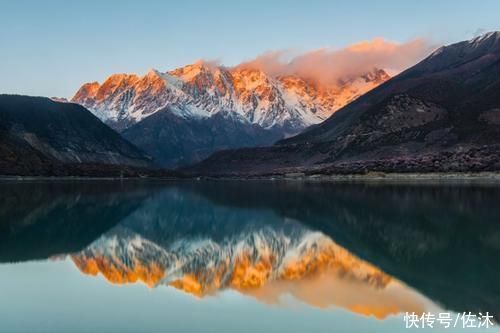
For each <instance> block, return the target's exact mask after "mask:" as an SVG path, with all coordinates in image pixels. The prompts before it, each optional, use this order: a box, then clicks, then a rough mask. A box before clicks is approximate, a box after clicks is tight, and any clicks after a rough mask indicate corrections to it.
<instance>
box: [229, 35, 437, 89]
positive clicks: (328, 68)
mask: <svg viewBox="0 0 500 333" xmlns="http://www.w3.org/2000/svg"><path fill="white" fill-rule="evenodd" d="M433 49H434V46H433V45H432V44H431V43H429V42H428V41H426V40H425V39H422V38H417V39H414V40H411V41H408V42H405V43H396V42H391V41H387V40H385V39H383V38H375V39H373V40H369V41H362V42H359V43H356V44H352V45H350V46H348V47H346V48H343V49H329V48H321V49H316V50H312V51H309V52H305V53H303V54H299V55H296V56H291V52H290V51H285V50H283V51H272V52H266V53H264V54H262V55H260V56H258V57H256V58H255V59H252V60H249V61H246V62H243V63H241V64H240V65H238V66H237V67H242V68H253V69H260V70H262V71H264V72H266V73H267V74H269V75H273V76H279V75H289V74H297V75H300V76H302V77H307V78H310V79H314V80H317V81H318V82H320V83H324V84H335V83H337V82H338V81H339V80H342V79H347V78H349V77H354V76H359V75H363V74H365V73H366V72H368V71H371V70H373V68H382V69H385V70H386V71H388V72H389V73H390V74H396V73H399V72H401V71H402V70H404V69H406V68H408V67H410V66H412V65H414V64H415V63H417V62H418V61H420V60H422V59H423V58H424V57H425V56H427V55H428V54H429V53H430V52H431V51H432V50H433ZM287 58H288V59H287Z"/></svg>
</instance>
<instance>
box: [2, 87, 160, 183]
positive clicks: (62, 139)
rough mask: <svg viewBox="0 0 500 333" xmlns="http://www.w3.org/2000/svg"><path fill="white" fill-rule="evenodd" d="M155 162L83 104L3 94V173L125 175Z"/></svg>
mask: <svg viewBox="0 0 500 333" xmlns="http://www.w3.org/2000/svg"><path fill="white" fill-rule="evenodd" d="M150 166H152V162H151V160H150V159H149V157H147V156H146V155H145V154H144V153H143V152H141V151H140V150H139V149H138V148H136V147H135V146H134V145H132V144H131V143H129V142H128V141H126V140H125V139H123V138H122V137H121V136H120V135H119V134H118V133H116V132H115V131H113V130H112V129H110V128H109V127H108V126H106V125H105V124H103V123H102V122H101V121H100V120H99V119H97V118H96V117H95V116H94V115H92V114H91V113H90V112H89V111H88V110H86V109H85V108H83V107H82V106H79V105H76V104H71V103H59V102H55V101H52V100H50V99H48V98H42V97H28V96H17V95H0V175H44V176H51V175H58V176H59V175H89V176H90V175H116V174H117V175H120V173H121V172H122V171H123V170H125V171H126V170H130V169H133V168H147V167H150Z"/></svg>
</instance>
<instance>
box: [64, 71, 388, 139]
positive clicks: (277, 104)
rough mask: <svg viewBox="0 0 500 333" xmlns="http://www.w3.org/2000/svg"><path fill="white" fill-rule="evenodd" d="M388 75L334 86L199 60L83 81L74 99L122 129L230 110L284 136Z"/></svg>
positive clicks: (374, 73)
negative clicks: (158, 118)
mask: <svg viewBox="0 0 500 333" xmlns="http://www.w3.org/2000/svg"><path fill="white" fill-rule="evenodd" d="M387 79H389V76H388V75H387V74H386V73H385V72H384V71H383V70H381V69H374V70H373V71H372V72H369V73H366V74H365V75H362V76H360V77H354V78H345V79H343V80H339V82H338V83H337V84H335V85H322V84H319V83H318V82H314V81H312V80H308V79H307V78H302V77H298V76H295V75H287V76H280V77H271V76H269V75H267V74H266V73H264V72H263V71H260V70H256V69H247V68H240V67H232V68H227V67H223V66H216V65H213V64H210V63H206V62H202V61H200V62H197V63H195V64H192V65H188V66H185V67H182V68H178V69H175V70H172V71H169V72H165V73H162V72H159V71H157V70H150V71H149V72H148V73H147V74H146V75H145V76H143V77H139V76H137V75H135V74H115V75H112V76H110V77H109V78H108V79H107V80H106V81H105V82H104V83H102V84H99V83H98V82H92V83H86V84H84V85H83V86H82V87H81V88H80V89H79V90H78V92H77V93H76V94H75V96H74V97H73V99H72V102H75V103H79V104H81V105H83V106H85V107H86V108H88V109H90V110H91V111H92V112H93V113H94V114H96V115H97V116H98V117H99V118H100V119H101V120H103V121H105V122H106V123H108V124H110V125H111V126H112V127H114V128H116V129H119V130H122V129H125V128H127V127H130V126H131V125H133V124H134V123H137V122H139V121H141V120H142V119H144V118H146V117H148V116H150V115H152V114H154V113H155V112H157V111H159V110H162V109H164V108H165V107H169V109H170V110H171V111H170V112H173V113H176V114H177V115H179V116H181V117H184V118H189V119H193V118H197V119H200V118H208V117H211V116H213V115H215V114H218V113H221V112H225V113H227V114H232V115H234V116H237V117H238V118H239V120H240V121H242V122H248V123H250V124H258V125H260V126H261V127H263V128H267V129H269V128H282V129H283V130H284V134H285V135H291V134H296V133H298V132H300V131H301V130H303V129H304V128H306V127H308V126H310V125H313V124H317V123H320V122H322V121H323V120H325V119H326V118H328V117H329V116H330V115H331V114H332V113H333V112H335V111H336V110H337V109H339V108H340V107H342V106H344V105H345V104H347V103H349V102H350V101H352V100H353V99H355V98H357V97H359V96H360V95H362V94H364V93H365V92H367V91H369V90H371V89H372V88H374V87H376V86H378V85H379V84H381V83H382V82H384V81H386V80H387Z"/></svg>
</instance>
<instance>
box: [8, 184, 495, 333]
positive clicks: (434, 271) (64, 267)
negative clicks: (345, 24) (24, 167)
mask: <svg viewBox="0 0 500 333" xmlns="http://www.w3.org/2000/svg"><path fill="white" fill-rule="evenodd" d="M0 197H1V198H2V200H1V201H0V314H1V317H0V318H1V320H0V332H9V333H10V332H51V333H59V332H288V333H289V332H307V333H310V332H401V331H405V330H406V326H407V325H408V323H413V324H419V328H418V329H417V328H415V327H413V328H408V329H409V331H412V330H413V331H419V330H426V329H428V330H429V331H432V332H448V331H450V330H451V331H464V330H465V331H478V330H481V329H483V330H486V331H488V332H500V330H499V328H498V325H497V321H498V318H500V283H499V281H500V265H499V262H498V261H499V258H500V206H499V202H500V187H496V186H486V185H470V184H426V185H403V184H376V183H371V184H366V183H365V184H347V183H320V182H305V181H288V182H287V181H178V182H167V181H162V182H160V181H158V182H153V181H133V180H126V181H122V182H120V181H102V180H101V181H90V180H89V181H51V182H48V181H23V182H17V181H3V182H0ZM469 312H470V313H471V314H472V316H471V315H468V316H466V315H467V314H469ZM464 313H465V314H466V315H464ZM480 313H481V315H479V314H480ZM422 314H427V317H425V318H424V320H422V321H418V322H416V321H415V320H413V321H412V318H413V319H415V318H416V316H418V317H419V318H421V317H420V316H421V315H422ZM410 315H415V316H412V317H409V316H410ZM405 316H406V317H405ZM446 316H449V317H450V319H451V324H450V328H445V326H444V324H445V322H446V320H445V319H447V318H448V317H446ZM490 317H491V322H492V324H493V326H492V327H489V328H487V329H486V328H485V327H484V325H486V321H487V320H488V319H489V318H490ZM409 318H410V319H409ZM474 318H476V321H473V319H474ZM431 321H433V325H432V326H433V328H430V327H428V326H429V325H430V323H431ZM479 324H483V327H481V328H476V327H474V328H467V329H464V328H463V326H464V325H469V326H474V325H475V326H479ZM421 325H427V327H426V328H424V329H422V328H421Z"/></svg>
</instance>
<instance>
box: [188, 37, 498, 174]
mask: <svg viewBox="0 0 500 333" xmlns="http://www.w3.org/2000/svg"><path fill="white" fill-rule="evenodd" d="M499 91H500V32H493V33H489V34H485V35H483V36H480V37H477V38H475V39H473V40H470V41H465V42H460V43H456V44H453V45H449V46H445V47H442V48H440V49H438V50H437V51H435V52H434V53H432V54H431V55H430V56H429V57H427V58H426V59H424V60H423V61H422V62H420V63H419V64H417V65H415V66H413V67H411V68H410V69H408V70H406V71H405V72H403V73H401V74H400V75H398V76H396V77H394V78H392V79H391V80H389V81H387V82H385V83H384V84H382V85H381V86H379V87H377V88H375V89H373V90H372V91H370V92H368V93H367V94H365V95H363V96H362V97H360V98H358V99H357V100H355V101H353V102H352V103H350V104H348V105H347V106H345V107H344V108H342V109H341V110H339V111H338V112H336V113H335V114H334V115H333V116H332V117H330V118H329V119H328V120H326V121H325V122H323V123H322V124H320V125H318V126H315V127H313V128H311V129H310V130H308V131H306V132H305V133H303V134H300V135H298V136H296V137H293V138H290V139H287V140H283V141H281V142H279V143H278V144H276V145H275V146H273V147H270V148H260V149H243V150H236V151H232V152H221V153H217V154H214V155H213V156H212V157H211V158H209V159H207V160H206V161H204V162H203V163H201V164H200V165H198V166H196V167H195V168H194V170H195V171H197V172H200V173H208V174H221V173H224V174H262V173H283V172H296V171H304V172H312V173H315V172H319V173H332V172H348V173H351V172H366V171H367V170H377V171H403V172H406V171H412V172H422V171H483V170H499V169H500V163H499V162H498V161H499V160H500V159H499V158H498V156H499V153H500V121H499V119H500V118H499V117H500V94H499V93H498V92H499ZM222 166H224V168H222ZM221 170H223V172H221Z"/></svg>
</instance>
